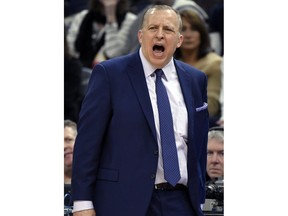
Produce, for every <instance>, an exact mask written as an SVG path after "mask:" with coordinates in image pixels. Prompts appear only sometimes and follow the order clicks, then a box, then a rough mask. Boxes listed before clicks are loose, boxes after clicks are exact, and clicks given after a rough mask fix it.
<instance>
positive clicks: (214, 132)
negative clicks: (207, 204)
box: [206, 127, 224, 181]
mask: <svg viewBox="0 0 288 216" xmlns="http://www.w3.org/2000/svg"><path fill="white" fill-rule="evenodd" d="M206 170H207V175H208V177H207V181H216V180H219V179H223V178H224V128H223V127H212V128H210V129H209V132H208V144H207V169H206Z"/></svg>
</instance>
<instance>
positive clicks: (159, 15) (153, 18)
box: [146, 9, 178, 26]
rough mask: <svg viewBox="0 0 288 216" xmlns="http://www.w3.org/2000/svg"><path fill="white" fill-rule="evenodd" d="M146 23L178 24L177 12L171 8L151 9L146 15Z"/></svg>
mask: <svg viewBox="0 0 288 216" xmlns="http://www.w3.org/2000/svg"><path fill="white" fill-rule="evenodd" d="M146 24H147V25H169V26H171V25H173V26H176V25H178V19H177V14H176V13H175V12H174V11H173V10H169V9H165V10H156V9H152V10H151V11H150V12H148V14H147V16H146Z"/></svg>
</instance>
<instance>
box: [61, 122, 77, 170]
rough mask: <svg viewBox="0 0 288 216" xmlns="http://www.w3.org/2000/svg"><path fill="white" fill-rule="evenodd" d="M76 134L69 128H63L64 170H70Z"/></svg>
mask: <svg viewBox="0 0 288 216" xmlns="http://www.w3.org/2000/svg"><path fill="white" fill-rule="evenodd" d="M76 136H77V132H76V131H75V130H74V129H73V128H71V127H65V128H64V169H69V168H70V169H71V168H72V161H73V149H74V143H75V139H76Z"/></svg>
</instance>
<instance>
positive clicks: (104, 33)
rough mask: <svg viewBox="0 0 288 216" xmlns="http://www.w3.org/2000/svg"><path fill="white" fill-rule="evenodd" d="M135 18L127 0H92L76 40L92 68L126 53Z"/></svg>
mask: <svg viewBox="0 0 288 216" xmlns="http://www.w3.org/2000/svg"><path fill="white" fill-rule="evenodd" d="M135 19H136V15H135V14H133V13H131V12H129V1H128V0H91V4H90V8H89V10H88V11H87V13H86V14H84V17H83V20H82V21H81V25H80V27H79V31H78V33H77V37H76V39H75V43H74V46H75V49H76V51H77V52H78V53H79V59H80V60H81V62H82V64H83V66H84V67H88V68H93V66H94V65H95V64H97V63H99V62H101V61H103V60H106V59H110V58H113V57H116V56H120V55H122V54H126V52H125V49H126V47H125V43H124V41H125V39H126V38H127V35H128V32H129V28H130V27H131V25H132V23H133V21H134V20H135ZM72 43H73V41H72Z"/></svg>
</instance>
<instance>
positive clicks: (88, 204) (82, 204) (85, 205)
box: [72, 201, 94, 213]
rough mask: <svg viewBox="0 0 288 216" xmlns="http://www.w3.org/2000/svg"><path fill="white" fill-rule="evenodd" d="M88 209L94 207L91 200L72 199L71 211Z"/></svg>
mask: <svg viewBox="0 0 288 216" xmlns="http://www.w3.org/2000/svg"><path fill="white" fill-rule="evenodd" d="M88 209H94V206H93V203H92V201H74V203H73V211H72V213H74V212H77V211H83V210H88Z"/></svg>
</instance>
